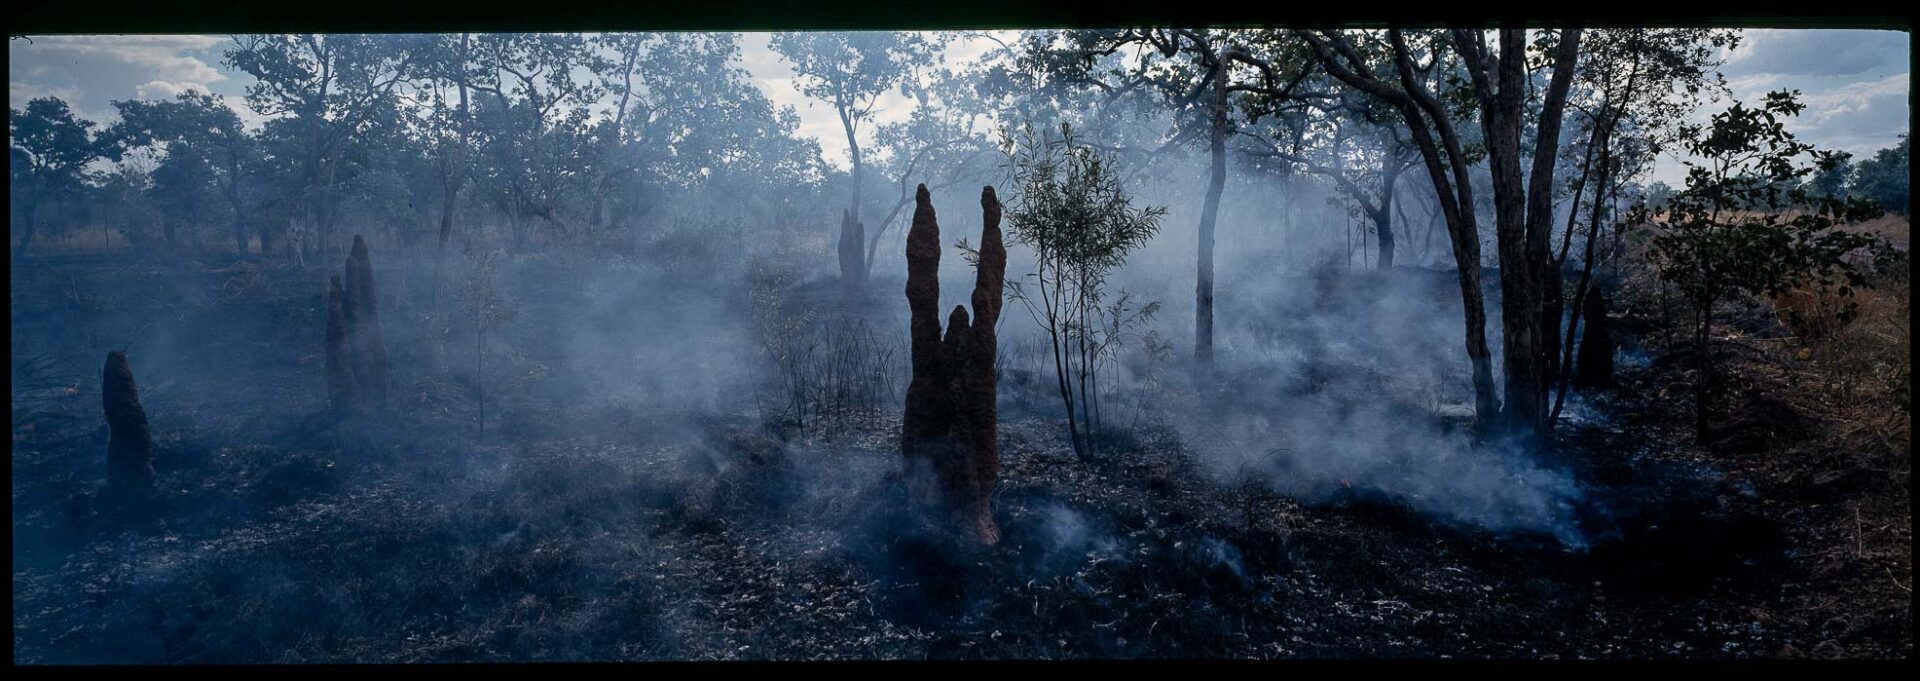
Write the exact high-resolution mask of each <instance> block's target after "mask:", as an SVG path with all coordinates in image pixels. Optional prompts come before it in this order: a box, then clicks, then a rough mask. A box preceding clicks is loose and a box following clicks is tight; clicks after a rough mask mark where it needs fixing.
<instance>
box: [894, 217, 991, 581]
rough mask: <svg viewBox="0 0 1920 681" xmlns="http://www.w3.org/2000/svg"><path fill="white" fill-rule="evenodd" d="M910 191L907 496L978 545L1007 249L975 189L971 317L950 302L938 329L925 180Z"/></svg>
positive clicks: (904, 437) (987, 530) (982, 535)
mask: <svg viewBox="0 0 1920 681" xmlns="http://www.w3.org/2000/svg"><path fill="white" fill-rule="evenodd" d="M916 194H917V195H916V197H915V204H916V205H915V207H914V213H913V227H912V229H911V230H910V231H909V232H908V234H907V286H906V294H907V306H908V307H909V308H910V309H911V311H912V317H911V320H910V322H909V328H910V329H911V332H912V359H913V379H912V381H911V382H910V383H909V384H908V385H907V399H906V411H905V413H904V414H903V415H902V418H901V427H900V451H901V453H902V454H903V455H904V456H905V459H906V462H905V463H906V479H907V489H908V495H909V499H910V501H911V502H912V503H914V504H915V505H916V506H920V507H923V508H926V507H932V508H938V509H942V510H943V511H944V513H945V514H947V515H948V517H950V518H951V519H952V523H953V525H954V526H955V527H956V528H957V529H958V530H959V532H960V533H961V534H963V535H964V536H966V537H967V538H969V539H971V540H973V541H974V542H977V543H979V544H994V543H997V542H999V540H1000V528H999V526H998V525H997V524H995V523H994V520H993V510H992V507H991V501H992V496H993V485H994V480H995V478H996V477H998V475H999V471H1000V449H999V442H998V438H999V425H998V418H999V417H998V407H997V400H998V387H997V384H996V378H995V375H994V364H995V361H996V359H997V354H998V347H997V346H998V340H997V339H996V336H995V330H994V327H995V325H996V324H998V322H999V320H1000V305H1001V302H1002V300H1001V296H1002V289H1003V287H1004V285H1005V276H1006V267H1007V249H1006V247H1005V246H1004V245H1003V244H1002V243H1001V239H1000V202H999V200H998V198H997V197H995V195H994V192H993V188H992V187H987V188H985V189H984V190H983V191H981V194H980V205H981V208H982V211H983V214H984V221H983V222H984V224H983V225H982V227H981V230H980V251H979V253H980V262H979V266H978V268H977V269H976V274H975V278H974V287H973V297H972V303H973V311H974V314H975V315H976V316H975V318H974V319H973V320H972V321H971V322H969V320H968V317H967V308H966V306H964V305H956V306H954V308H953V312H952V313H951V314H950V315H949V316H948V318H947V329H946V337H945V338H944V339H943V338H941V333H940V319H939V317H938V315H939V307H940V225H939V223H938V222H937V221H936V220H935V217H934V212H933V203H932V201H931V200H930V199H929V197H928V194H927V188H926V185H920V187H919V189H918V191H917V193H916Z"/></svg>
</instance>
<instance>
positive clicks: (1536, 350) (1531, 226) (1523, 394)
mask: <svg viewBox="0 0 1920 681" xmlns="http://www.w3.org/2000/svg"><path fill="white" fill-rule="evenodd" d="M1455 35H1456V42H1457V43H1459V46H1460V47H1461V48H1463V50H1464V52H1463V55H1462V56H1463V57H1465V58H1466V60H1467V62H1468V66H1469V72H1470V74H1471V75H1472V76H1473V77H1474V80H1475V89H1476V90H1477V91H1478V92H1479V98H1480V103H1481V126H1482V127H1481V129H1482V131H1483V133H1484V136H1485V139H1486V145H1487V167H1488V170H1489V171H1491V173H1492V175H1493V197H1494V211H1495V218H1496V222H1495V233H1496V234H1497V236H1498V251H1499V260H1500V293H1501V305H1500V318H1501V339H1502V341H1503V347H1502V352H1503V356H1504V360H1505V361H1504V362H1503V372H1504V374H1505V376H1504V381H1503V384H1504V387H1505V392H1506V400H1505V405H1504V407H1503V410H1502V415H1503V417H1504V418H1503V419H1502V420H1503V421H1504V425H1505V426H1506V428H1508V429H1509V430H1510V434H1512V435H1514V436H1516V437H1518V438H1520V439H1521V440H1523V441H1526V442H1531V443H1537V442H1542V441H1544V440H1545V438H1547V437H1548V436H1549V434H1550V429H1549V424H1548V423H1547V407H1548V405H1547V395H1548V391H1549V388H1550V387H1551V385H1552V381H1553V378H1554V376H1555V372H1553V371H1551V369H1552V368H1553V366H1554V365H1555V364H1557V359H1558V358H1557V357H1554V356H1550V354H1549V353H1550V352H1551V349H1552V348H1553V347H1554V346H1556V345H1557V343H1555V342H1554V341H1553V340H1550V339H1549V336H1550V335H1551V334H1557V333H1558V329H1559V317H1560V310H1559V306H1558V305H1557V301H1554V297H1555V295H1556V294H1557V290H1558V288H1559V282H1558V281H1557V278H1558V276H1559V275H1558V273H1557V272H1555V271H1553V267H1552V264H1553V263H1552V260H1551V258H1550V257H1549V252H1548V248H1547V245H1548V237H1549V234H1550V232H1551V230H1552V217H1553V194H1552V184H1553V166H1554V160H1555V158H1556V157H1557V156H1558V152H1559V140H1560V120H1561V114H1562V112H1563V111H1564V109H1565V106H1566V95H1567V90H1568V88H1569V87H1570V86H1571V84H1572V78H1573V65H1574V61H1575V59H1576V58H1577V56H1578V48H1579V39H1580V37H1579V31H1577V30H1571V29H1570V30H1567V31H1564V32H1563V33H1562V35H1561V44H1560V48H1559V50H1558V53H1557V55H1556V60H1555V66H1554V73H1553V78H1552V80H1551V82H1550V83H1549V85H1548V88H1547V94H1546V98H1545V101H1544V103H1543V106H1542V108H1541V111H1540V114H1539V118H1538V125H1537V131H1536V132H1537V135H1536V141H1535V145H1534V150H1533V159H1532V160H1533V163H1532V169H1531V177H1523V176H1522V172H1521V159H1522V154H1521V151H1522V150H1521V146H1520V137H1521V131H1522V129H1523V127H1524V126H1523V123H1524V115H1525V113H1526V108H1527V107H1526V98H1525V88H1526V78H1527V73H1526V64H1525V54H1526V45H1527V40H1526V31H1525V30H1524V29H1517V28H1509V29H1501V30H1500V55H1499V58H1498V60H1497V64H1496V65H1495V69H1496V70H1495V72H1494V73H1491V74H1489V73H1486V72H1485V62H1488V61H1493V58H1492V57H1490V56H1488V55H1486V54H1485V53H1484V52H1483V51H1482V50H1481V49H1480V48H1478V47H1472V46H1473V45H1475V44H1477V43H1478V39H1479V37H1480V36H1479V35H1478V34H1477V33H1475V32H1473V31H1456V34H1455ZM1496 84H1497V85H1496Z"/></svg>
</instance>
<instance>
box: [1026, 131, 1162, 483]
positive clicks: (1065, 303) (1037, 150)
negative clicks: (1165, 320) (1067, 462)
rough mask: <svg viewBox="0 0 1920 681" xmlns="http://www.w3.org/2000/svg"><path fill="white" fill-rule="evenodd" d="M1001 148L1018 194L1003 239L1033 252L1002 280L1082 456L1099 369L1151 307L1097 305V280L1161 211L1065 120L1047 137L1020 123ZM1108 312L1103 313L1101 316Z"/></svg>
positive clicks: (1101, 292) (1100, 301) (1142, 237)
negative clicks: (1044, 357) (1050, 373)
mask: <svg viewBox="0 0 1920 681" xmlns="http://www.w3.org/2000/svg"><path fill="white" fill-rule="evenodd" d="M1002 144H1003V147H1004V148H1005V151H1006V154H1007V155H1008V161H1009V165H1010V166H1011V171H1012V177H1013V182H1014V185H1015V186H1016V187H1018V188H1019V191H1020V193H1019V198H1018V199H1017V200H1016V201H1015V202H1014V204H1013V206H1012V211H1011V213H1010V215H1009V218H1008V220H1009V222H1010V223H1011V231H1012V234H1013V240H1014V241H1016V242H1018V243H1020V244H1023V245H1025V246H1026V247H1027V248H1029V249H1031V250H1032V251H1033V253H1034V261H1035V267H1036V270H1035V271H1034V272H1033V273H1031V274H1029V275H1028V276H1027V279H1029V280H1031V282H1032V283H1031V285H1028V284H1026V283H1023V282H1022V281H1020V280H1013V281H1009V282H1008V283H1007V286H1008V288H1009V289H1010V295H1011V296H1012V297H1013V299H1015V300H1018V301H1020V302H1021V304H1022V305H1023V306H1025V307H1026V309H1027V312H1028V314H1030V315H1032V317H1033V320H1034V322H1035V323H1037V324H1039V325H1040V328H1041V329H1042V330H1044V331H1046V333H1047V339H1048V341H1049V342H1050V344H1051V347H1052V351H1053V366H1054V378H1055V380H1056V382H1057V386H1058V388H1059V392H1060V400H1061V403H1062V404H1063V405H1064V406H1065V407H1066V410H1067V434H1068V436H1069V438H1070V440H1071V441H1072V444H1073V451H1074V454H1076V455H1078V456H1079V457H1080V458H1082V459H1091V458H1093V456H1094V454H1095V452H1094V445H1093V438H1094V437H1095V435H1096V434H1097V433H1098V432H1099V430H1098V429H1099V421H1100V416H1099V409H1098V392H1099V368H1100V366H1101V364H1102V363H1103V362H1105V361H1107V359H1108V358H1109V357H1110V356H1111V354H1112V353H1113V351H1114V350H1116V349H1117V347H1118V346H1117V343H1118V341H1119V340H1120V339H1121V338H1122V336H1123V333H1124V332H1125V331H1126V329H1127V328H1128V327H1130V326H1132V325H1134V324H1137V323H1144V321H1145V320H1148V319H1151V318H1152V315H1153V313H1154V311H1155V310H1157V309H1158V306H1157V305H1149V306H1147V307H1145V308H1141V309H1140V310H1129V309H1128V308H1127V307H1125V306H1124V305H1121V306H1106V300H1105V299H1106V281H1107V277H1108V275H1109V274H1111V273H1112V272H1113V270H1114V269H1115V268H1117V267H1119V266H1120V265H1122V264H1124V263H1125V262H1126V259H1127V254H1128V253H1129V252H1131V251H1132V250H1133V249H1135V248H1138V247H1139V246H1140V245H1142V244H1145V243H1146V242H1147V241H1148V240H1149V239H1152V238H1153V236H1154V235H1155V234H1157V233H1159V231H1160V219H1161V218H1162V217H1164V216H1165V215H1166V208H1164V207H1160V206H1150V207H1145V208H1135V207H1133V205H1132V201H1133V199H1132V197H1130V196H1128V194H1127V192H1126V191H1125V189H1124V188H1122V187H1121V185H1120V181H1119V177H1118V176H1117V175H1116V174H1115V173H1114V169H1113V158H1112V157H1111V156H1110V155H1106V154H1102V153H1100V152H1098V151H1096V150H1094V149H1093V148H1091V147H1088V146H1086V145H1084V144H1080V143H1077V141H1076V140H1075V138H1074V135H1073V128H1072V126H1070V125H1066V124H1062V125H1061V126H1060V134H1059V135H1058V136H1057V137H1056V136H1053V135H1050V134H1044V133H1041V134H1036V132H1035V131H1034V130H1033V128H1032V127H1031V126H1029V127H1028V128H1026V129H1025V131H1024V134H1023V135H1022V136H1021V137H1020V138H1019V139H1017V140H1016V139H1014V138H1013V136H1012V135H1011V134H1008V135H1006V136H1005V141H1004V142H1003V143H1002ZM1123 296H1124V294H1123ZM1143 312H1144V317H1142V316H1141V315H1142V314H1143ZM1108 313H1111V315H1112V316H1113V319H1106V318H1104V316H1105V315H1107V314H1108ZM1128 314H1131V318H1129V317H1127V316H1123V315H1128Z"/></svg>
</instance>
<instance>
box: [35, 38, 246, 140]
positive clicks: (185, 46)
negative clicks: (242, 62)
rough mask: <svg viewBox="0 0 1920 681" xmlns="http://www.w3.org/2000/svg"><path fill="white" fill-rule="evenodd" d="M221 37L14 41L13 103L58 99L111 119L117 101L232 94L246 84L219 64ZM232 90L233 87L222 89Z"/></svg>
mask: <svg viewBox="0 0 1920 681" xmlns="http://www.w3.org/2000/svg"><path fill="white" fill-rule="evenodd" d="M222 43H223V41H222V39H221V38H218V37H215V36H196V35H163V36H162V35H138V36H115V35H90V36H82V35H66V36H41V37H35V38H30V39H20V40H13V41H10V42H9V43H8V45H7V57H8V66H7V85H8V88H7V95H8V103H9V106H12V107H19V106H22V105H24V104H25V103H26V100H28V99H31V98H33V97H46V96H54V97H60V98H61V99H64V100H66V101H67V103H68V104H69V105H71V106H72V107H73V109H74V111H75V112H76V113H79V114H80V115H81V116H83V117H86V118H88V119H91V120H96V121H102V122H105V121H107V120H110V119H112V118H113V117H114V110H113V106H112V101H113V100H118V99H128V98H132V97H172V96H173V95H175V94H178V93H179V92H182V91H185V90H189V89H193V90H201V91H204V92H213V93H217V94H222V95H227V94H236V93H237V92H238V87H240V85H239V84H238V83H237V82H236V80H235V77H234V75H233V74H231V73H229V72H226V71H223V70H221V69H220V68H218V67H217V66H216V65H215V64H217V63H218V61H219V57H218V54H217V53H218V50H219V48H220V46H221V45H222ZM223 90H227V91H223Z"/></svg>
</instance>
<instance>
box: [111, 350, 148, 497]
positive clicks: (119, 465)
mask: <svg viewBox="0 0 1920 681" xmlns="http://www.w3.org/2000/svg"><path fill="white" fill-rule="evenodd" d="M100 405H101V407H103V408H104V409H105V410H106V412H107V430H108V439H107V485H108V486H109V487H114V488H120V489H147V488H151V487H152V486H153V430H152V427H151V426H149V425H148V424H147V410H146V409H144V408H142V407H141V406H140V387H139V386H137V385H135V384H134V382H133V369H132V368H130V367H128V366H127V355H126V353H123V352H109V353H107V365H106V367H105V368H103V369H101V371H100Z"/></svg>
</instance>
